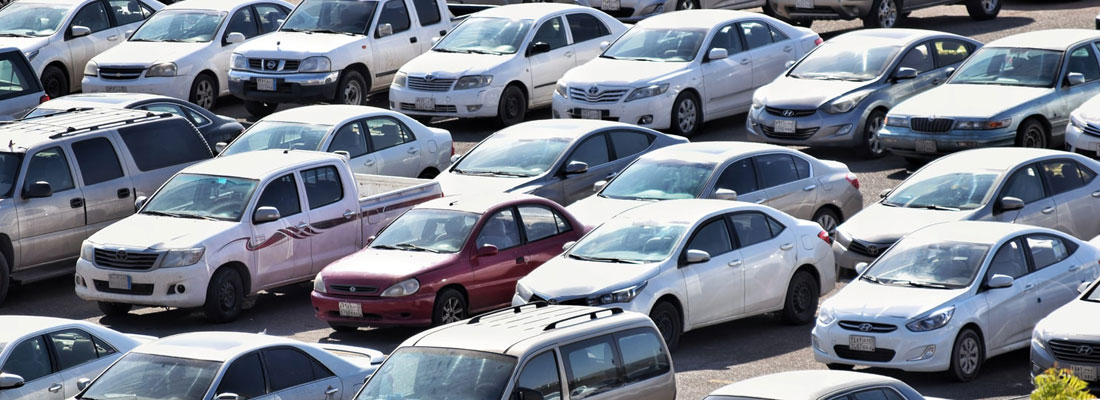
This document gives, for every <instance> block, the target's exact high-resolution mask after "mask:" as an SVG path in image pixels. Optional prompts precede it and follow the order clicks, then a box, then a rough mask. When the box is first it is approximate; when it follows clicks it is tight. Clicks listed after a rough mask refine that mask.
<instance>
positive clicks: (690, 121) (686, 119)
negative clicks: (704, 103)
mask: <svg viewBox="0 0 1100 400" xmlns="http://www.w3.org/2000/svg"><path fill="white" fill-rule="evenodd" d="M676 115H677V117H678V118H677V120H678V121H677V122H679V125H680V131H681V132H691V131H692V130H693V129H695V119H696V111H695V102H694V101H691V100H684V101H682V102H680V107H679V108H678V109H677V110H676Z"/></svg>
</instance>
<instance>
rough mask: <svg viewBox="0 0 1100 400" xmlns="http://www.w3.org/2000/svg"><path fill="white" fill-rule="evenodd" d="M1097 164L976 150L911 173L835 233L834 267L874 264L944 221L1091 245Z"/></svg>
mask: <svg viewBox="0 0 1100 400" xmlns="http://www.w3.org/2000/svg"><path fill="white" fill-rule="evenodd" d="M1097 173H1100V162H1097V161H1095V160H1092V159H1090V158H1088V157H1085V156H1082V155H1079V154H1074V153H1067V152H1063V151H1056V150H1047V149H1020V148H1008V149H977V150H970V151H965V152H961V153H957V154H952V155H950V156H946V157H943V158H940V159H938V160H936V161H934V162H932V163H929V164H928V165H926V166H925V167H924V168H921V169H920V170H919V171H917V172H915V173H913V175H911V176H910V177H909V178H908V179H906V180H905V181H904V182H902V183H901V185H898V187H897V188H895V189H893V190H892V191H885V192H883V193H882V194H881V196H882V197H883V199H882V200H881V201H879V202H878V203H876V204H873V205H871V206H870V207H867V208H866V209H864V210H863V211H862V212H860V213H859V214H856V216H854V217H852V218H851V219H849V220H848V221H847V222H845V223H843V224H841V225H840V226H839V227H837V233H836V240H835V241H833V253H834V254H835V255H836V263H837V267H839V268H845V269H854V268H855V265H856V264H858V263H860V262H870V261H872V260H874V259H875V258H877V257H878V255H879V254H882V252H883V251H885V250H886V249H887V248H888V247H890V246H891V245H893V244H894V242H896V241H897V240H898V239H899V238H901V237H902V236H905V235H906V234H908V233H909V232H912V231H915V230H917V229H920V228H922V227H925V226H928V225H931V224H935V223H940V222H946V221H963V220H967V221H1000V222H1014V223H1020V224H1028V225H1035V226H1041V227H1045V228H1051V229H1057V230H1059V231H1062V232H1065V233H1068V234H1070V235H1073V236H1076V237H1077V238H1079V239H1082V240H1088V239H1091V238H1093V237H1094V236H1096V235H1097V233H1100V179H1096V174H1097Z"/></svg>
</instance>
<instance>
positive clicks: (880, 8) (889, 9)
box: [863, 0, 903, 28]
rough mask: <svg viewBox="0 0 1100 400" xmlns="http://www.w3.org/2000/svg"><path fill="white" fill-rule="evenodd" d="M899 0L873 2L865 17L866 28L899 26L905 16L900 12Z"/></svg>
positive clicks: (876, 0)
mask: <svg viewBox="0 0 1100 400" xmlns="http://www.w3.org/2000/svg"><path fill="white" fill-rule="evenodd" d="M900 8H901V7H899V2H898V0H875V2H874V3H872V4H871V12H870V13H868V14H867V16H865V17H863V27H864V28H893V27H896V26H898V23H899V22H901V19H902V18H903V17H902V15H901V14H900V13H898V10H899V9H900Z"/></svg>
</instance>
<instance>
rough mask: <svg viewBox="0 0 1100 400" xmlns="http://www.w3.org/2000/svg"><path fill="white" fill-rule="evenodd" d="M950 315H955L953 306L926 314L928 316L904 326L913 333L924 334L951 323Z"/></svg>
mask: <svg viewBox="0 0 1100 400" xmlns="http://www.w3.org/2000/svg"><path fill="white" fill-rule="evenodd" d="M952 315H955V306H951V307H945V308H941V309H939V310H936V311H933V312H932V313H931V314H928V316H925V317H922V318H920V319H917V320H915V321H913V322H910V323H908V324H905V327H906V328H909V330H911V331H913V332H925V331H930V330H933V329H939V328H943V327H944V326H946V325H947V323H948V322H951V316H952Z"/></svg>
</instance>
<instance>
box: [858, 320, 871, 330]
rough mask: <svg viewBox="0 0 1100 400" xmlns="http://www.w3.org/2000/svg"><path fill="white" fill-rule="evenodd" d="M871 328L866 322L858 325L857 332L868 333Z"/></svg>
mask: <svg viewBox="0 0 1100 400" xmlns="http://www.w3.org/2000/svg"><path fill="white" fill-rule="evenodd" d="M873 328H874V326H872V325H871V324H870V323H867V322H864V323H862V324H859V331H860V332H870V331H871V329H873Z"/></svg>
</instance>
